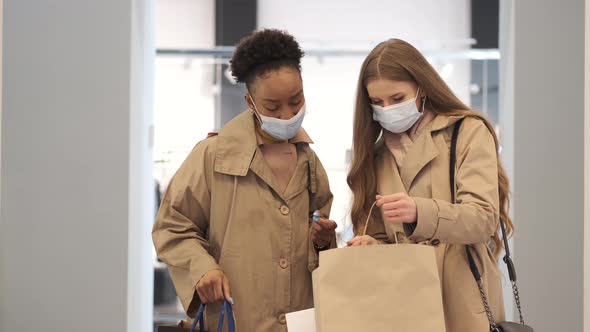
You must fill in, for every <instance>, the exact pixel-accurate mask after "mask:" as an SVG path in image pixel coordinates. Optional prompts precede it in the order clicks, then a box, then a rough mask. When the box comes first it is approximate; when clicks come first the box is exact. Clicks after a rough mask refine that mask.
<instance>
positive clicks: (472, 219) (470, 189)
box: [410, 118, 500, 244]
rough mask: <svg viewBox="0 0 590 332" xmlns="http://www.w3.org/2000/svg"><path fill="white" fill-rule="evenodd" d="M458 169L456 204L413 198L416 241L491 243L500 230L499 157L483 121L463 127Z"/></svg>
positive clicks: (458, 147)
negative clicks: (416, 219)
mask: <svg viewBox="0 0 590 332" xmlns="http://www.w3.org/2000/svg"><path fill="white" fill-rule="evenodd" d="M456 167H457V171H456V188H457V199H456V200H457V203H456V204H453V203H449V202H447V201H444V200H440V199H427V198H420V197H414V200H415V202H416V205H417V208H418V221H417V224H415V226H416V227H415V229H414V230H413V233H412V234H411V236H410V237H411V238H412V239H413V240H415V241H425V240H432V239H438V240H439V241H441V242H443V243H451V244H474V243H481V242H485V241H487V240H489V238H490V237H491V236H492V235H493V234H494V232H495V231H496V229H497V228H498V225H499V221H500V219H499V212H498V211H499V193H498V155H497V152H496V144H495V142H494V138H493V136H492V134H491V133H490V131H489V129H488V128H487V126H486V125H485V124H484V123H483V122H482V121H479V120H476V119H470V118H468V119H466V120H465V123H464V125H463V126H462V127H461V129H460V131H459V139H458V143H457V165H456Z"/></svg>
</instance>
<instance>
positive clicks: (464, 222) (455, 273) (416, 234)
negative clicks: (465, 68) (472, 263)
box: [368, 115, 504, 332]
mask: <svg viewBox="0 0 590 332" xmlns="http://www.w3.org/2000/svg"><path fill="white" fill-rule="evenodd" d="M460 118H461V117H448V116H444V115H438V116H437V117H436V118H435V119H434V120H433V121H432V122H431V123H430V124H429V125H428V126H429V127H427V129H425V130H424V133H422V134H421V135H420V136H419V137H417V138H416V140H415V141H414V143H413V145H412V146H411V147H410V149H409V150H408V152H407V155H406V157H405V159H404V163H403V165H402V167H401V169H399V170H398V167H397V165H396V163H395V160H394V157H393V154H392V153H391V152H390V151H389V150H388V149H387V147H386V146H385V144H381V145H380V146H379V147H378V148H377V157H376V158H377V160H376V172H377V182H378V188H377V191H378V193H380V194H382V195H387V194H393V193H398V192H405V193H407V194H408V195H409V196H410V197H412V198H414V200H415V201H416V204H417V207H418V222H417V225H416V227H415V229H413V228H412V227H407V226H406V227H405V229H404V228H403V226H401V225H397V226H393V225H384V223H383V219H382V216H381V215H380V213H377V215H378V217H377V218H376V219H377V220H375V221H376V222H375V224H374V225H376V226H375V227H369V228H370V229H369V230H368V234H369V235H372V236H374V237H375V238H377V239H380V240H385V241H387V242H391V241H393V239H394V236H393V234H394V232H397V234H398V240H399V239H401V240H400V242H401V241H410V242H415V243H416V242H422V241H429V243H430V245H433V246H434V247H435V251H436V256H437V263H438V270H439V274H440V278H441V286H442V294H443V302H444V310H445V320H446V326H447V332H484V331H485V332H487V331H489V325H488V320H487V317H486V314H485V312H484V309H483V304H482V301H481V298H480V294H479V291H478V288H477V284H476V282H475V280H474V278H473V275H472V274H471V271H470V269H469V265H468V263H467V257H466V254H465V244H474V247H475V248H476V251H477V253H478V257H476V260H477V261H478V266H479V267H480V272H481V273H482V277H483V280H484V289H485V291H486V292H487V294H488V298H489V302H490V306H491V308H492V311H493V313H494V316H495V318H496V319H497V320H503V319H504V304H503V300H502V286H501V279H500V274H499V270H498V267H497V263H496V260H495V259H494V258H493V256H492V254H491V252H490V251H489V249H488V246H487V245H486V244H485V243H486V242H487V241H488V240H489V239H490V237H491V236H492V234H493V233H494V231H495V230H496V229H497V227H498V225H499V194H498V167H497V154H496V146H495V143H494V139H493V137H492V135H491V134H490V132H489V130H488V128H487V127H486V125H485V124H484V123H483V122H482V121H481V120H478V119H475V118H466V119H465V121H464V123H463V125H462V127H461V129H460V132H459V140H458V144H457V171H456V186H457V203H458V204H455V205H454V204H451V203H449V202H450V200H451V188H450V180H449V156H450V153H449V151H450V141H451V136H452V131H453V127H454V126H453V125H454V124H455V122H456V121H458V120H459V119H460Z"/></svg>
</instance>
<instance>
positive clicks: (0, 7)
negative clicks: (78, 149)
mask: <svg viewBox="0 0 590 332" xmlns="http://www.w3.org/2000/svg"><path fill="white" fill-rule="evenodd" d="M3 26H4V0H0V187H1V186H2V92H3V90H2V67H3V66H2V54H3V50H2V36H3V32H2V27H3ZM1 201H2V198H1V190H0V202H1ZM1 211H2V204H1V203H0V216H1V215H2V212H1ZM1 230H2V218H0V231H1ZM0 239H1V237H0ZM3 250H4V248H3V247H2V245H1V244H0V266H4V262H3V258H4V254H3V253H2V252H3ZM5 285H6V283H5V282H4V274H3V273H0V294H3V293H4V290H3V289H4V287H5ZM2 321H4V310H2V307H1V305H0V322H2ZM0 326H1V325H0Z"/></svg>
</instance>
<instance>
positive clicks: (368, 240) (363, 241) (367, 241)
mask: <svg viewBox="0 0 590 332" xmlns="http://www.w3.org/2000/svg"><path fill="white" fill-rule="evenodd" d="M375 243H376V241H375V239H373V238H372V237H370V236H368V235H363V236H357V237H355V238H354V239H352V240H350V241H348V242H346V244H347V245H348V246H349V247H357V246H366V245H373V244H375Z"/></svg>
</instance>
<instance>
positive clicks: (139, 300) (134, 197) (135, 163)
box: [127, 0, 156, 332]
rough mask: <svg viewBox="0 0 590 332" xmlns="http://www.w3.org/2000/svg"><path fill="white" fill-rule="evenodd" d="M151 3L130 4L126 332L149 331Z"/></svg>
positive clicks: (151, 285) (144, 0)
mask: <svg viewBox="0 0 590 332" xmlns="http://www.w3.org/2000/svg"><path fill="white" fill-rule="evenodd" d="M155 9H156V4H155V0H132V1H131V31H130V32H131V35H130V36H131V39H130V48H131V56H130V59H129V60H130V61H128V64H129V66H130V77H129V78H128V85H129V88H130V91H129V98H130V100H129V106H128V109H129V110H128V117H129V127H128V128H127V130H128V137H129V139H128V140H129V141H128V145H129V150H128V153H129V155H128V158H129V162H128V168H127V172H128V177H129V180H128V197H127V200H128V204H129V205H128V222H129V225H128V235H127V241H128V244H127V247H128V250H127V271H128V272H127V331H128V332H146V331H151V330H152V329H153V303H154V298H153V291H154V278H153V276H154V269H153V260H152V255H151V254H150V253H151V250H150V249H151V248H152V247H153V244H152V237H151V230H152V224H153V220H154V213H155V211H154V178H153V168H154V167H153V153H152V150H153V145H154V141H153V140H154V137H153V106H154V105H153V99H154V63H155V54H154V49H155V26H156V23H155V16H156V14H155Z"/></svg>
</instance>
